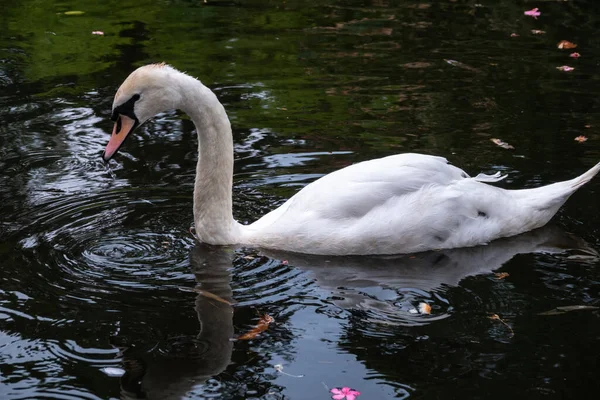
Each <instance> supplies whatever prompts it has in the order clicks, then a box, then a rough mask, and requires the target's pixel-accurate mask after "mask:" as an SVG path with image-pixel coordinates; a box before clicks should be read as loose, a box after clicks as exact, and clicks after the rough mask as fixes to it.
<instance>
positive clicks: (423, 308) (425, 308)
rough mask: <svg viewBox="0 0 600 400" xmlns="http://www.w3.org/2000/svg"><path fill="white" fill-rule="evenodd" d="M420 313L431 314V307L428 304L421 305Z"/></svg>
mask: <svg viewBox="0 0 600 400" xmlns="http://www.w3.org/2000/svg"><path fill="white" fill-rule="evenodd" d="M419 312H420V313H421V314H427V315H429V314H431V306H430V305H429V304H427V303H419Z"/></svg>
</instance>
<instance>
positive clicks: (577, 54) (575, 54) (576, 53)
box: [569, 52, 581, 58]
mask: <svg viewBox="0 0 600 400" xmlns="http://www.w3.org/2000/svg"><path fill="white" fill-rule="evenodd" d="M569 57H571V58H579V57H581V54H579V53H578V52H574V53H571V54H569Z"/></svg>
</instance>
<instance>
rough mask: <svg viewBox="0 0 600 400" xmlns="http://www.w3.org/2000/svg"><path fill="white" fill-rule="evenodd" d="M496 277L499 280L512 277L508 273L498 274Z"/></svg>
mask: <svg viewBox="0 0 600 400" xmlns="http://www.w3.org/2000/svg"><path fill="white" fill-rule="evenodd" d="M494 275H496V278H498V279H504V278H506V277H507V276H510V275H509V274H508V272H496V273H495V274H494Z"/></svg>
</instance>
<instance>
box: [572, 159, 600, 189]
mask: <svg viewBox="0 0 600 400" xmlns="http://www.w3.org/2000/svg"><path fill="white" fill-rule="evenodd" d="M598 172H600V162H599V163H598V164H596V165H594V166H593V167H592V168H590V169H589V170H588V171H587V172H586V173H584V174H582V175H580V176H578V177H577V178H575V179H573V180H571V181H570V183H571V187H572V188H573V191H575V190H577V189H579V188H580V187H581V186H583V185H585V184H586V183H588V182H589V181H590V180H591V179H592V178H593V177H595V176H596V175H597V174H598Z"/></svg>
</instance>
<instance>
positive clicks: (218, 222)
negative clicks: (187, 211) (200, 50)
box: [179, 74, 239, 244]
mask: <svg viewBox="0 0 600 400" xmlns="http://www.w3.org/2000/svg"><path fill="white" fill-rule="evenodd" d="M182 76H183V79H181V80H180V82H181V84H180V88H179V93H180V95H181V104H180V107H179V108H181V110H182V111H184V112H185V113H186V114H187V115H189V116H190V118H191V119H192V120H193V121H194V125H195V126H196V132H197V134H198V164H197V166H196V182H195V184H194V224H195V226H196V234H197V236H198V239H199V240H200V241H202V242H204V243H209V244H235V243H237V238H238V236H239V233H238V230H239V225H238V223H237V222H235V220H234V219H233V215H232V204H231V203H232V199H231V191H232V185H233V137H232V133H231V125H230V123H229V119H228V118H227V114H226V113H225V108H223V105H222V104H221V103H220V102H219V100H218V99H217V96H215V94H214V93H213V92H212V91H211V90H210V89H208V88H207V87H206V86H204V85H203V84H202V83H200V82H199V81H198V80H196V79H194V78H192V77H189V76H187V75H183V74H182Z"/></svg>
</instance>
